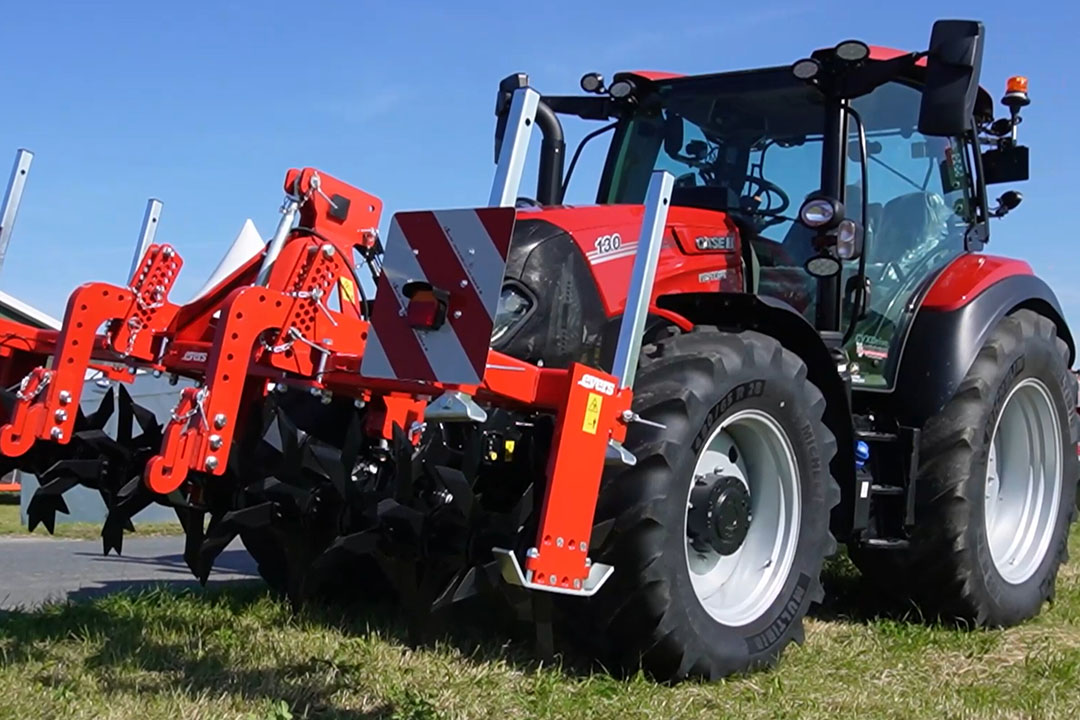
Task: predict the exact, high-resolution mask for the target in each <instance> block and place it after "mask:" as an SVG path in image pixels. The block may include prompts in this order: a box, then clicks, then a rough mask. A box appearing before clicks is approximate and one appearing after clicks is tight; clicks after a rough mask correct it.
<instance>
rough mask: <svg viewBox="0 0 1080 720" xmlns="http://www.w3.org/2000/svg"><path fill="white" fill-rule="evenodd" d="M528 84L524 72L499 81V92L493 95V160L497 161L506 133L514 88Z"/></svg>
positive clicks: (527, 78)
mask: <svg viewBox="0 0 1080 720" xmlns="http://www.w3.org/2000/svg"><path fill="white" fill-rule="evenodd" d="M528 86H529V76H528V75H526V74H525V73H514V74H513V75H508V76H506V77H504V78H503V79H502V80H501V81H500V82H499V92H498V94H497V95H496V96H495V118H496V119H495V162H499V151H500V150H501V149H502V141H503V136H504V135H506V116H507V114H508V113H509V112H510V99H511V98H513V97H514V91H515V90H517V89H518V88H523V87H528Z"/></svg>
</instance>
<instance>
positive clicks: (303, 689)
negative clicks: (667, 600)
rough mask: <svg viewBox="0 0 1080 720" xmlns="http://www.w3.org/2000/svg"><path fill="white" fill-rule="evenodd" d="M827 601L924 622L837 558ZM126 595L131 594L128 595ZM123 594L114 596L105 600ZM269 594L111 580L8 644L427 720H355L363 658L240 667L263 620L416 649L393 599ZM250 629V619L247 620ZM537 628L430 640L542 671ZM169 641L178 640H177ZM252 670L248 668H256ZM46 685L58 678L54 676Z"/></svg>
mask: <svg viewBox="0 0 1080 720" xmlns="http://www.w3.org/2000/svg"><path fill="white" fill-rule="evenodd" d="M823 581H824V583H825V586H826V598H827V599H826V601H825V603H824V604H823V605H821V606H819V607H816V608H814V609H813V610H812V613H811V614H812V616H814V617H816V618H818V619H821V620H827V621H833V622H841V623H867V622H872V621H875V620H879V619H893V620H903V621H911V622H916V623H918V622H921V621H922V620H921V618H920V616H919V614H918V612H917V611H916V610H915V609H914V608H913V607H912V606H911V605H905V604H903V603H902V602H901V601H897V600H896V599H895V598H888V597H885V596H883V595H882V594H881V593H875V592H873V591H872V590H871V589H869V588H868V587H867V585H868V584H867V583H865V582H864V581H863V580H862V578H861V577H860V575H859V573H858V571H857V570H856V569H855V568H854V566H853V565H851V563H850V561H848V560H847V558H846V557H844V556H843V555H841V556H840V557H838V558H837V559H835V560H833V561H830V563H829V565H828V566H827V569H826V572H825V573H824V576H823ZM118 591H119V592H118ZM109 593H117V594H114V595H111V596H110V597H106V598H102V597H99V596H101V595H105V594H109ZM268 593H269V591H268V590H267V589H266V587H265V586H264V585H263V584H262V582H261V581H258V580H255V581H251V580H236V581H221V582H218V583H216V584H215V585H214V586H212V587H211V589H206V590H204V589H202V588H201V587H199V586H198V585H197V583H195V582H194V581H185V582H170V583H168V584H167V585H162V584H160V583H150V582H148V583H141V584H135V585H133V584H132V583H130V582H122V583H121V582H113V583H104V584H103V585H102V586H101V587H98V588H94V589H93V590H91V591H78V592H76V593H73V594H71V595H70V596H69V599H70V600H71V601H72V602H68V603H65V604H59V605H53V606H47V607H45V608H42V609H39V610H30V611H2V612H0V644H3V645H5V646H6V652H5V658H6V660H7V662H9V663H20V662H27V661H42V660H47V659H48V654H49V652H50V651H51V650H52V646H53V644H56V643H63V642H70V641H72V640H73V639H74V640H75V641H78V640H79V638H81V637H84V636H93V638H94V639H95V649H94V650H93V651H92V654H90V655H89V656H88V657H86V658H85V660H84V661H83V666H84V670H85V671H86V672H88V673H90V674H92V675H93V676H94V677H95V679H96V682H97V684H98V686H99V687H100V688H101V689H102V691H103V692H105V693H106V694H108V693H146V692H154V691H155V690H156V688H155V684H154V683H155V681H154V680H151V681H149V682H148V681H147V679H146V676H145V675H144V676H142V677H138V678H130V677H129V673H126V672H125V670H126V669H129V668H134V669H137V670H140V671H148V672H151V673H161V674H162V676H161V679H160V680H159V681H158V682H161V683H162V686H161V687H164V684H165V683H167V686H168V687H169V688H170V689H172V690H174V691H175V690H176V689H177V688H182V690H183V692H184V693H185V694H187V695H188V696H190V697H191V698H192V699H193V700H194V699H196V698H199V697H205V696H211V697H218V696H223V695H227V696H231V697H234V698H239V699H240V700H243V701H272V702H278V701H281V700H283V699H284V700H285V701H286V702H287V703H288V704H289V705H290V706H291V708H292V710H293V712H295V713H297V714H304V713H306V715H304V716H309V717H310V716H317V717H361V718H364V717H366V718H392V717H424V716H425V714H424V712H423V708H413V707H411V705H410V703H415V702H416V699H415V698H412V699H410V697H408V696H407V693H406V696H402V697H401V698H395V697H393V696H391V697H389V698H381V700H382V702H383V704H382V705H380V706H379V707H377V708H376V709H374V710H371V711H369V712H367V713H366V714H355V713H353V712H352V711H349V710H346V709H344V708H342V707H340V706H339V705H337V704H336V703H335V700H334V697H335V695H336V694H338V693H339V692H340V691H342V690H348V689H353V690H355V689H356V685H355V684H356V682H357V677H358V675H359V674H360V673H359V669H358V665H357V664H356V663H357V656H347V657H340V656H336V655H335V656H334V657H333V658H332V659H327V658H320V657H317V656H314V655H311V656H309V657H306V658H305V659H304V660H303V661H300V662H295V663H288V664H277V665H274V666H272V667H262V668H260V667H250V666H246V667H238V666H237V663H235V662H234V658H235V657H236V655H237V653H238V652H240V653H242V652H243V650H238V649H237V646H236V643H243V640H242V639H236V638H232V639H225V640H223V639H222V637H225V638H229V637H230V636H229V633H231V632H236V630H237V628H238V627H239V625H240V622H241V621H242V620H244V619H245V618H248V619H250V618H252V617H254V618H255V619H256V620H257V621H258V622H260V623H262V624H265V625H266V626H268V627H272V626H273V625H274V624H276V623H278V624H281V623H290V622H293V621H299V622H301V623H303V624H305V625H314V626H315V627H321V628H326V629H331V630H336V631H339V632H341V633H342V634H343V635H345V636H346V637H368V636H371V635H372V634H375V635H377V636H378V637H381V638H386V639H387V640H388V641H389V642H390V643H392V644H396V645H399V646H401V647H407V646H412V645H414V640H415V638H414V637H413V636H412V635H411V634H410V631H409V624H408V621H407V617H406V616H405V613H404V612H403V611H402V609H401V607H400V605H399V604H396V603H393V602H390V601H389V600H387V599H379V598H365V599H363V600H357V599H355V596H353V599H352V600H351V601H349V602H342V601H341V600H340V599H337V600H336V601H334V602H329V603H320V604H315V605H309V606H306V607H305V608H303V609H301V610H300V611H298V612H294V611H293V610H292V609H290V608H289V607H288V606H287V603H285V601H283V600H279V601H278V604H273V603H268V602H267V597H268ZM245 622H247V621H246V620H245ZM528 628H529V626H528V625H527V624H526V623H524V622H522V618H521V617H520V616H515V613H514V612H513V611H512V609H511V607H510V605H509V604H508V603H506V602H505V601H503V600H501V599H499V598H493V599H485V598H477V599H474V600H472V601H470V603H467V604H464V605H463V606H461V607H459V608H456V609H455V610H454V611H453V612H451V613H444V614H442V615H441V616H440V621H439V622H437V623H436V624H435V625H434V626H432V627H431V628H429V633H428V635H427V642H426V643H422V644H424V645H430V644H432V642H434V643H438V644H441V645H443V646H446V647H450V648H453V649H454V650H455V651H456V652H457V653H460V655H461V656H462V657H464V658H466V659H467V662H469V663H477V664H486V663H489V662H493V661H496V662H503V663H506V664H507V665H509V666H511V667H513V668H514V669H515V670H518V671H521V672H527V673H532V672H535V671H537V670H538V668H540V667H541V666H545V667H550V664H549V663H543V662H542V661H541V660H540V659H539V658H538V656H537V654H536V652H535V647H534V643H533V637H532V634H531V632H530V631H529V629H528ZM165 638H171V640H169V639H165ZM556 647H557V649H559V650H560V651H561V654H560V655H558V656H557V660H558V662H557V664H556V668H557V672H558V673H559V674H561V675H564V676H566V677H569V678H576V677H582V676H587V675H589V674H592V673H595V672H598V671H603V672H607V669H605V668H603V667H601V666H599V665H598V664H597V663H596V662H595V661H593V660H591V659H589V658H588V657H586V656H584V655H583V654H581V652H580V651H578V650H575V649H573V648H576V647H580V646H579V645H578V644H577V643H575V642H568V638H566V637H559V636H556ZM244 665H247V664H246V663H245V664H244ZM38 681H39V682H43V683H48V682H51V681H52V680H51V679H50V678H49V677H48V676H45V677H44V678H38Z"/></svg>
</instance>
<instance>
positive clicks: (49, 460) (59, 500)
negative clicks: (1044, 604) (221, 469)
mask: <svg viewBox="0 0 1080 720" xmlns="http://www.w3.org/2000/svg"><path fill="white" fill-rule="evenodd" d="M114 413H115V414H116V431H115V436H110V435H109V434H107V433H106V432H105V427H106V425H107V424H108V423H109V420H110V419H112V416H113V415H114ZM136 430H137V431H138V432H136ZM160 442H161V425H160V423H158V421H157V419H156V418H155V417H154V414H153V413H152V412H150V411H149V410H147V409H146V408H144V407H142V406H140V405H138V404H136V403H135V402H134V400H132V398H131V395H130V394H129V393H128V391H127V389H126V388H124V387H123V386H120V390H119V398H118V399H116V396H115V395H114V392H113V390H112V389H111V388H110V389H109V391H108V392H107V393H106V394H105V396H104V397H103V398H102V400H101V404H100V405H99V406H98V408H97V410H95V411H94V412H92V413H90V414H89V415H86V414H84V413H83V412H82V411H81V410H79V411H78V415H77V417H76V420H75V432H74V433H73V435H72V437H71V441H70V442H69V443H67V444H66V445H59V444H52V443H50V444H45V443H40V444H38V445H35V446H34V447H33V448H32V449H31V451H30V452H29V453H27V455H26V456H24V457H21V458H17V459H16V461H17V462H16V464H17V466H18V467H19V468H20V469H22V470H24V471H26V472H29V473H32V474H34V475H36V476H37V477H38V480H39V483H40V485H39V487H38V489H37V490H36V491H35V493H34V496H33V497H32V498H31V499H30V503H29V505H28V506H27V524H28V526H29V529H30V530H31V531H33V530H34V529H35V528H36V527H37V526H38V525H43V526H44V527H45V528H46V530H48V531H49V532H50V533H52V532H53V531H54V530H55V527H56V514H57V513H63V514H67V513H69V508H68V506H67V503H66V502H65V501H64V493H66V492H67V491H68V490H70V489H72V488H74V487H76V486H83V487H87V488H90V489H92V490H96V491H98V493H99V494H100V495H101V499H102V501H103V502H104V503H105V507H106V509H107V513H108V515H107V517H106V520H105V523H104V526H103V528H102V531H101V538H102V544H103V551H104V553H105V554H106V555H108V554H109V552H110V551H112V550H115V551H116V552H117V553H118V554H119V553H120V552H121V550H122V549H123V535H124V531H125V530H128V531H133V530H134V526H133V525H132V522H131V518H132V517H133V516H134V515H136V514H137V513H138V512H140V511H141V510H143V509H145V508H146V507H148V506H149V505H150V504H152V503H154V502H164V501H165V498H162V497H160V496H157V495H155V494H154V493H152V492H151V491H150V490H148V489H147V488H146V487H145V486H144V485H143V483H142V482H141V472H142V468H143V466H144V465H145V464H146V460H147V459H148V458H149V457H150V456H151V455H152V454H153V453H154V452H156V450H157V448H158V446H159V445H160Z"/></svg>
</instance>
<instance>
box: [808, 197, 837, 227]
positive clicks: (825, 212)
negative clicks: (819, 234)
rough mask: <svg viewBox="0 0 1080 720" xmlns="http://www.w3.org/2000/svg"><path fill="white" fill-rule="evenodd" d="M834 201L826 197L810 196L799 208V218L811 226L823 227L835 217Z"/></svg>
mask: <svg viewBox="0 0 1080 720" xmlns="http://www.w3.org/2000/svg"><path fill="white" fill-rule="evenodd" d="M837 214H838V213H837V207H836V203H835V202H833V201H832V200H830V199H828V198H821V197H818V198H810V199H809V200H807V201H806V202H804V203H803V206H802V207H801V208H799V219H800V220H802V222H803V225H806V226H807V227H812V228H819V227H825V226H827V225H830V224H831V223H832V222H833V221H834V220H836V219H837V217H836V216H837Z"/></svg>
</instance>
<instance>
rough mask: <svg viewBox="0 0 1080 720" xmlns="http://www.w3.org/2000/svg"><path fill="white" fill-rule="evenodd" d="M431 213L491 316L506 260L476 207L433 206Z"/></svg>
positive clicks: (497, 298)
mask: <svg viewBox="0 0 1080 720" xmlns="http://www.w3.org/2000/svg"><path fill="white" fill-rule="evenodd" d="M481 212H483V211H481ZM433 214H434V215H435V219H436V220H438V222H439V227H441V228H442V229H443V233H444V234H445V235H446V240H447V242H449V243H450V247H452V248H453V249H454V253H455V254H456V255H457V257H458V260H459V261H460V262H461V267H462V268H464V270H465V273H466V274H467V275H468V276H469V282H471V283H472V286H473V289H474V290H476V294H477V295H479V296H480V299H481V300H482V301H483V303H484V308H485V309H486V310H487V312H488V316H489V317H491V318H494V317H495V311H496V309H497V308H498V304H499V294H500V292H501V290H502V287H501V286H502V279H503V271H504V270H505V267H506V261H505V260H503V258H502V255H500V254H499V250H498V249H497V248H496V247H495V242H494V241H493V240H492V239H491V236H490V235H489V234H488V231H487V228H486V227H484V223H482V222H481V221H480V216H479V215H478V214H477V211H475V210H436V211H435V212H434V213H433ZM470 251H472V252H470Z"/></svg>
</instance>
